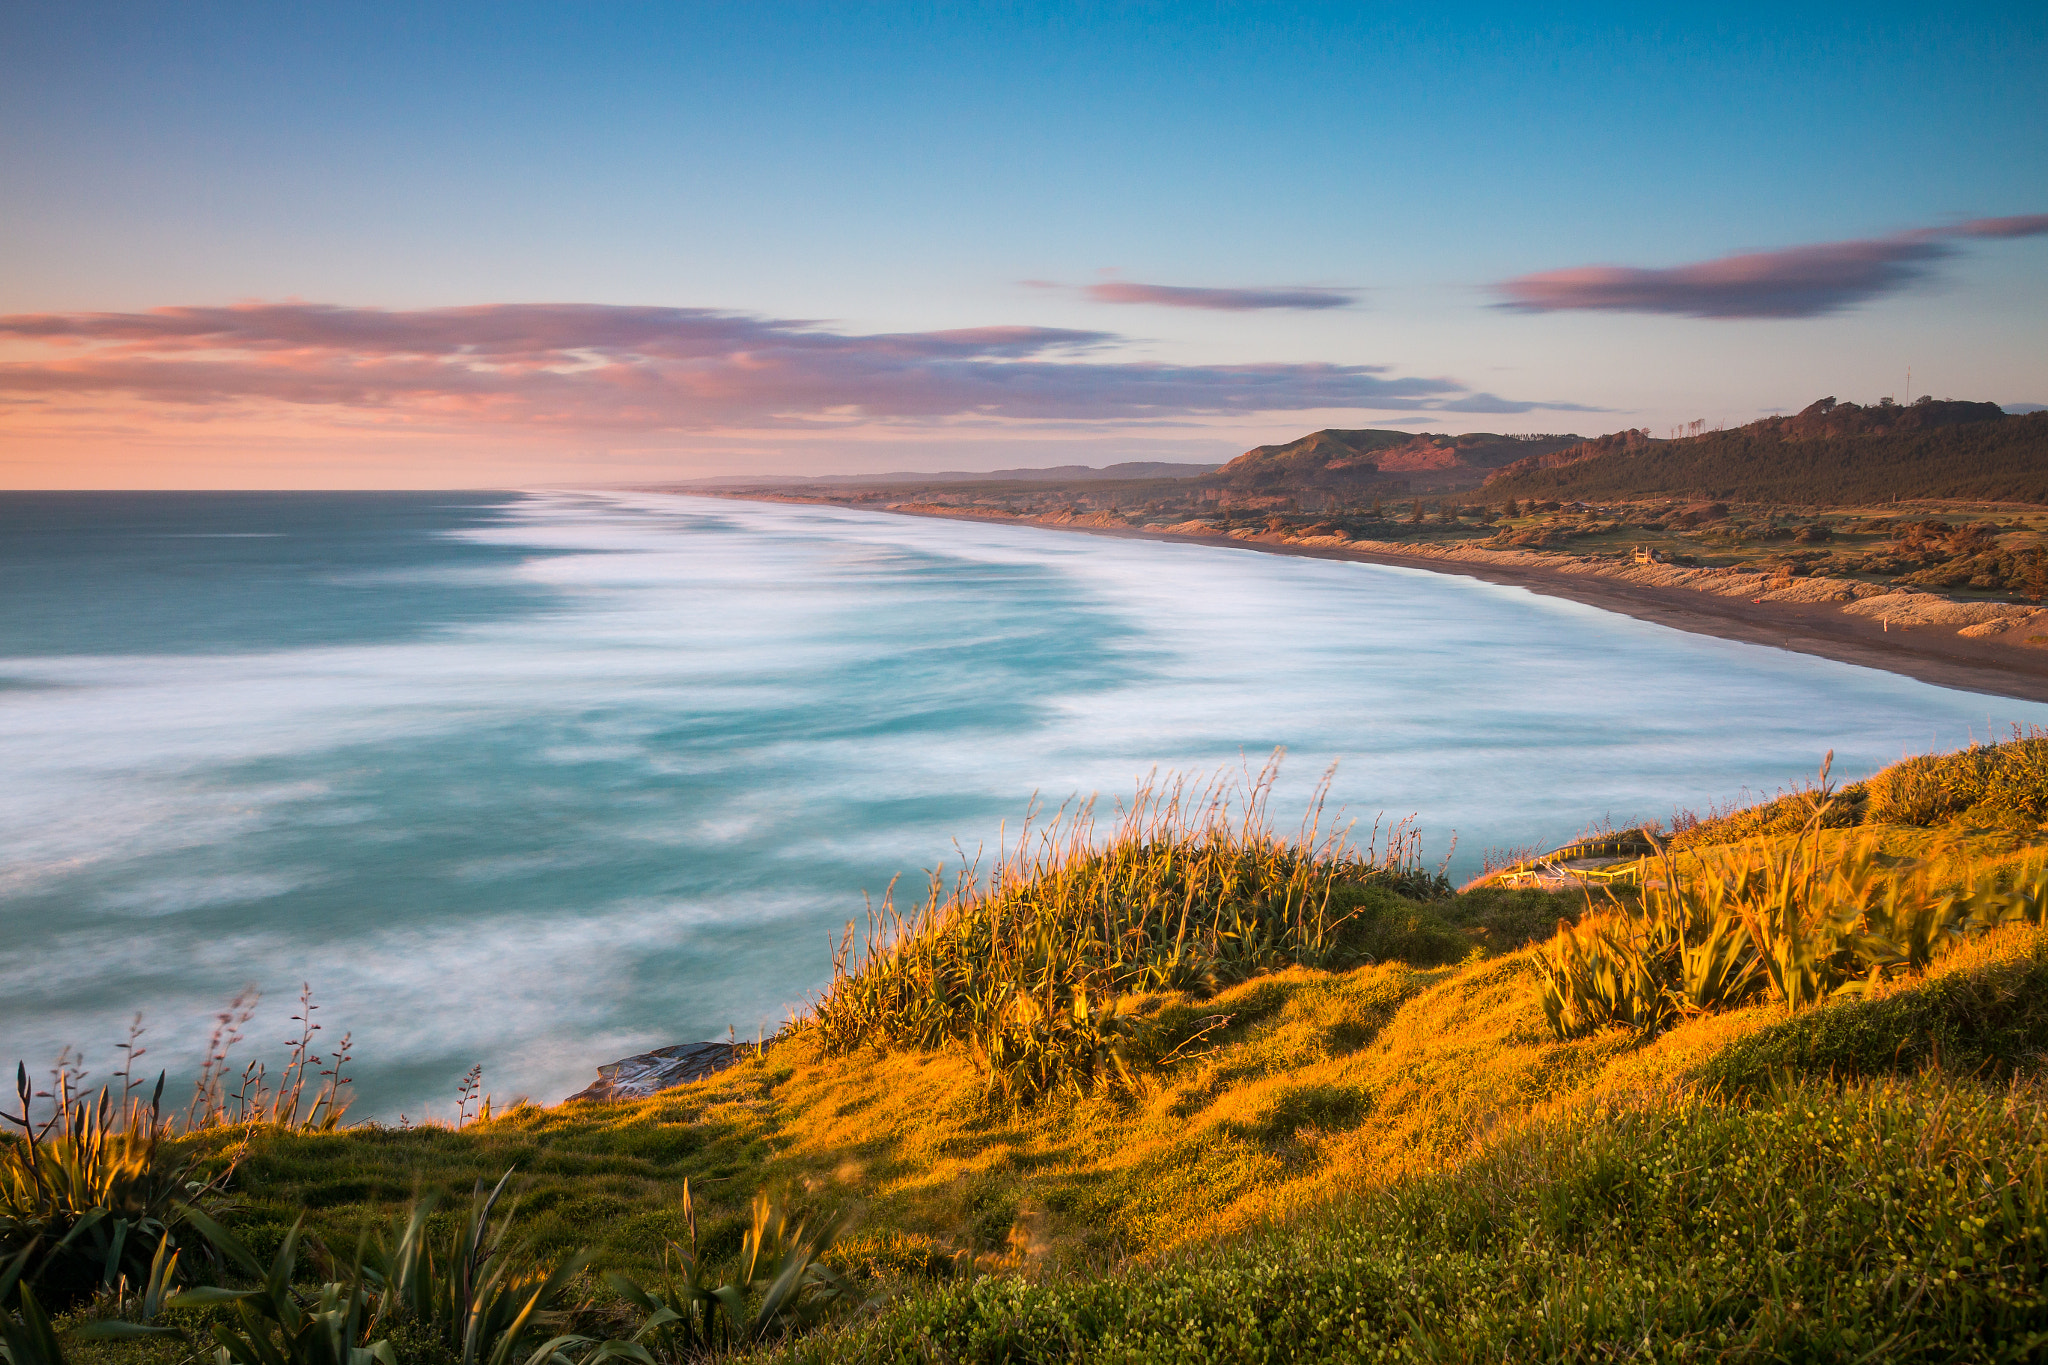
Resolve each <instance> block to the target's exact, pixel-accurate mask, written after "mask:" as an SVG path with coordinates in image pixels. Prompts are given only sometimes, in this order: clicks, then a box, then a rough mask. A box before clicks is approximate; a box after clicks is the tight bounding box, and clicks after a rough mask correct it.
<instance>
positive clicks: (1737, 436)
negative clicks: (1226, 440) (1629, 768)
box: [1224, 398, 2048, 506]
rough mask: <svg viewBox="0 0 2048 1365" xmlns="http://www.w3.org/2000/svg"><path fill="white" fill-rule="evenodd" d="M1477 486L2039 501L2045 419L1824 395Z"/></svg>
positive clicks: (1525, 492) (1754, 497)
mask: <svg viewBox="0 0 2048 1365" xmlns="http://www.w3.org/2000/svg"><path fill="white" fill-rule="evenodd" d="M1224 468H1225V470H1226V471H1227V470H1228V469H1229V468H1230V466H1227V465H1226V466H1225V467H1224ZM1484 487H1485V494H1486V497H1487V498H1488V499H1489V500H1491V501H1505V500H1509V499H1519V498H1541V499H1550V500H1556V501H1574V500H1576V501H1622V500H1627V499H1631V498H1650V497H1673V498H1700V499H1719V500H1727V501H1741V502H1788V503H1806V504H1833V505H1837V506H1840V505H1855V504H1868V503H1882V502H1891V501H1894V500H1896V499H1900V498H1944V499H1967V500H1972V501H1987V502H2027V503H2048V413H2030V414H2028V415H2026V416H2019V417H2016V416H2008V415H2007V414H2006V413H2005V412H2004V411H2003V410H2001V409H2000V408H1999V407H1998V405H1997V404H1995V403H1964V402H1951V401H1935V400H1933V399H1925V398H1923V399H1921V400H1920V401H1919V402H1917V403H1914V404H1911V405H1908V406H1904V407H1901V406H1897V405H1894V404H1890V403H1885V404H1879V405H1876V406H1872V407H1860V406H1858V405H1857V404H1854V403H1837V402H1836V401H1835V400H1834V399H1832V398H1824V399H1822V400H1820V401H1819V402H1817V403H1814V404H1812V405H1811V406H1809V407H1807V408H1806V409H1804V410H1803V411H1801V412H1800V413H1798V414H1797V415H1796V416H1792V417H1767V418H1764V419H1763V420H1762V421H1758V422H1751V423H1750V424H1748V425H1747V426H1742V427H1736V428H1733V429H1731V430H1727V431H1713V432H1707V433H1705V434H1703V435H1699V436H1691V437H1682V438H1680V439H1677V440H1668V441H1667V440H1656V439H1653V438H1651V437H1650V436H1649V435H1648V433H1646V432H1641V431H1625V432H1616V433H1614V434H1613V435H1610V436H1602V437H1600V438H1598V439H1597V440H1592V441H1585V442H1581V443H1579V444H1577V445H1574V446H1570V447H1567V448H1563V449H1559V450H1553V451H1542V452H1531V454H1530V455H1529V456H1528V457H1525V458H1523V459H1520V460H1517V461H1515V462H1513V463H1511V464H1508V465H1506V466H1504V467H1503V468H1501V469H1500V470H1499V471H1498V472H1496V473H1495V474H1493V475H1492V476H1491V477H1489V478H1488V479H1487V480H1486V482H1485V485H1484Z"/></svg>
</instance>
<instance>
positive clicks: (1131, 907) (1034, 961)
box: [794, 754, 1449, 1099]
mask: <svg viewBox="0 0 2048 1365" xmlns="http://www.w3.org/2000/svg"><path fill="white" fill-rule="evenodd" d="M1278 764H1279V755H1278V754H1275V756H1274V758H1273V760H1272V761H1271V762H1269V763H1268V764H1267V765H1266V767H1265V768H1264V769H1263V770H1262V771H1260V772H1259V773H1258V774H1256V775H1255V776H1254V775H1250V774H1247V775H1246V776H1245V778H1244V780H1243V782H1242V784H1241V786H1240V785H1238V784H1233V783H1232V782H1230V781H1228V780H1226V778H1224V777H1222V776H1219V777H1218V778H1216V779H1214V780H1212V781H1210V782H1208V783H1206V784H1203V783H1193V782H1189V781H1187V780H1186V779H1184V778H1182V779H1169V780H1168V781H1166V782H1164V783H1162V784H1158V785H1145V786H1141V787H1140V788H1139V789H1138V791H1137V793H1136V795H1135V796H1134V797H1133V798H1132V799H1131V801H1130V802H1129V804H1128V805H1126V806H1123V807H1122V808H1121V809H1120V811H1119V813H1118V816H1117V818H1116V819H1115V822H1114V823H1113V825H1112V826H1111V827H1110V828H1109V830H1108V831H1107V832H1106V833H1103V832H1100V831H1098V829H1097V826H1096V821H1095V814H1094V803H1093V801H1089V802H1085V803H1081V804H1079V805H1076V806H1070V807H1064V808H1062V809H1061V811H1060V812H1059V813H1058V814H1057V815H1056V816H1055V818H1054V819H1053V820H1052V821H1051V822H1050V823H1049V824H1048V825H1045V826H1043V827H1040V828H1036V829H1034V828H1033V827H1032V824H1031V822H1030V821H1029V820H1028V819H1027V821H1026V823H1025V827H1024V828H1023V830H1022V831H1021V832H1020V833H1019V835H1018V837H1017V843H1016V846H1015V849H1014V850H1008V849H1005V850H1001V851H999V853H998V857H997V862H996V866H995V868H994V870H993V872H992V873H991V874H990V875H989V876H988V878H987V879H986V884H985V885H984V884H983V882H982V879H981V878H980V877H979V876H978V875H977V869H974V868H969V869H966V870H964V871H963V872H962V873H961V874H960V876H959V879H958V881H957V882H956V883H955V885H954V887H953V889H952V891H951V893H950V894H947V893H946V888H945V883H944V880H943V877H942V875H940V874H934V875H933V878H932V884H931V888H930V894H929V896H928V898H927V900H926V902H925V904H924V906H923V908H922V909H921V910H919V911H917V912H915V913H913V914H911V915H909V916H903V915H900V914H898V913H896V912H895V910H894V908H893V906H892V905H889V904H887V903H885V904H884V907H883V910H882V913H881V914H879V915H876V916H873V917H871V919H870V921H869V925H868V929H867V934H866V937H865V940H864V942H863V943H862V944H861V945H860V949H859V951H858V954H857V955H856V949H855V945H854V926H853V925H852V924H850V923H849V924H848V925H847V933H846V938H845V940H844V942H843V943H842V945H841V947H840V950H839V952H838V954H837V956H836V958H835V960H834V963H833V968H834V970H833V979H832V983H831V985H830V987H829V988H828V989H827V990H826V992H825V994H824V996H823V998H822V999H820V1000H819V1001H818V1002H817V1004H816V1006H815V1007H814V1009H813V1010H812V1011H811V1013H810V1015H809V1016H808V1017H807V1018H805V1019H803V1020H801V1021H800V1022H798V1023H797V1024H796V1025H795V1026H794V1027H795V1030H796V1031H797V1032H800V1033H808V1034H812V1035H814V1036H815V1037H816V1038H817V1039H818V1040H819V1042H820V1043H821V1045H822V1046H823V1047H824V1049H825V1050H826V1052H827V1053H829V1054H832V1055H841V1056H843V1055H848V1054H851V1053H853V1052H856V1051H858V1050H861V1049H872V1050H876V1051H887V1050H891V1049H901V1048H913V1049H923V1050H932V1049H936V1048H940V1047H944V1046H946V1045H948V1044H953V1043H958V1044H963V1045H964V1046H965V1047H966V1048H967V1049H968V1051H969V1052H970V1053H971V1054H972V1055H973V1056H974V1058H975V1059H976V1061H977V1063H978V1064H979V1065H980V1066H981V1068H982V1069H983V1071H984V1073H985V1074H986V1075H987V1076H988V1078H989V1081H990V1084H991V1087H992V1088H994V1089H996V1090H998V1091H1000V1092H1001V1093H1002V1094H1003V1095H1004V1096H1006V1097H1008V1098H1012V1099H1031V1098H1035V1097H1037V1096H1039V1095H1042V1094H1045V1093H1048V1092H1050V1091H1052V1090H1055V1089H1060V1088H1070V1089H1075V1090H1085V1089H1086V1088H1088V1086H1089V1085H1090V1084H1091V1083H1092V1082H1093V1081H1094V1080H1095V1079H1097V1078H1098V1077H1106V1078H1107V1079H1109V1080H1111V1081H1113V1082H1115V1083H1117V1084H1120V1085H1123V1086H1126V1087H1128V1086H1129V1085H1131V1084H1132V1076H1131V1069H1132V1067H1133V1066H1134V1065H1144V1064H1152V1063H1157V1062H1159V1061H1161V1060H1164V1058H1165V1057H1166V1056H1170V1055H1171V1054H1170V1053H1162V1052H1161V1051H1160V1049H1159V1047H1158V1040H1157V1039H1156V1038H1155V1037H1152V1036H1150V1035H1149V1034H1148V1031H1147V1030H1146V1029H1144V1028H1143V1027H1142V1025H1141V1024H1140V1023H1138V1022H1137V1021H1135V1020H1133V1019H1132V1018H1131V1017H1130V1016H1128V1015H1127V1014H1125V1013H1124V1012H1123V1011H1122V1010H1121V1008H1120V1006H1119V1003H1118V1002H1119V1000H1120V999H1121V998H1122V997H1124V996H1127V995H1129V994H1131V993H1133V992H1141V991H1148V990H1188V989H1209V990H1213V989H1215V988H1217V987H1220V986H1225V985H1229V984H1231V983H1234V982H1238V981H1242V980H1245V979H1247V978H1249V977H1252V976H1256V975H1259V974H1261V973H1264V972H1271V971H1276V970H1279V969H1281V968H1285V967H1290V966H1297V965H1299V966H1309V967H1321V968H1334V967H1342V966H1350V965H1355V964H1357V963H1360V962H1365V961H1371V960H1373V958H1374V954H1373V952H1372V949H1373V948H1374V947H1382V948H1384V947H1385V946H1387V945H1386V944H1385V942H1384V941H1383V940H1384V937H1385V935H1384V927H1383V926H1382V925H1380V924H1379V923H1378V918H1379V917H1378V916H1375V915H1373V914H1371V913H1369V912H1370V911H1371V910H1372V909H1374V908H1382V907H1384V905H1385V903H1386V902H1387V900H1388V899H1389V897H1388V896H1387V894H1386V893H1388V892H1395V891H1401V892H1407V893H1409V894H1410V895H1415V894H1417V893H1420V894H1421V895H1423V896H1440V895H1443V894H1445V893H1447V892H1448V891H1449V887H1448V885H1447V884H1445V883H1444V881H1443V878H1442V876H1441V874H1440V873H1439V874H1438V875H1436V876H1434V877H1432V876H1430V875H1429V874H1427V873H1425V872H1424V871H1423V870H1422V869H1421V868H1420V867H1419V866H1418V865H1417V861H1416V859H1417V851H1418V845H1419V840H1418V839H1416V837H1415V836H1414V835H1413V833H1412V832H1411V831H1408V830H1407V829H1406V828H1405V827H1404V826H1396V827H1395V829H1394V831H1393V833H1392V836H1391V837H1390V839H1389V840H1388V846H1387V848H1386V850H1385V852H1384V853H1382V852H1380V850H1379V849H1378V848H1377V833H1378V831H1377V829H1376V830H1375V840H1374V845H1375V846H1374V847H1372V848H1369V849H1368V850H1366V851H1363V852H1361V851H1360V850H1358V849H1356V848H1355V847H1353V846H1352V845H1351V844H1350V842H1349V841H1348V839H1347V838H1346V836H1345V834H1344V832H1342V831H1339V832H1337V833H1332V834H1328V835H1324V834H1323V833H1322V831H1321V822H1322V818H1323V804H1324V796H1325V793H1326V791H1327V787H1328V780H1329V778H1328V775H1327V774H1326V775H1325V777H1324V781H1323V783H1322V784H1320V785H1319V786H1318V788H1317V790H1316V792H1315V796H1314V798H1313V799H1312V801H1311V803H1310V807H1309V811H1308V813H1307V815H1306V816H1304V818H1303V820H1302V825H1301V829H1300V832H1299V833H1298V834H1297V835H1296V836H1295V837H1294V838H1292V839H1287V838H1282V837H1280V836H1277V835H1276V834H1275V833H1274V832H1273V830H1272V827H1271V824H1270V822H1269V821H1268V819H1267V815H1266V802H1267V798H1268V796H1269V795H1270V793H1271V790H1272V782H1273V779H1274V777H1275V775H1276V773H1277V770H1278ZM1374 892H1379V893H1381V894H1380V896H1379V897H1378V898H1377V902H1376V900H1375V897H1374V894H1373V893H1374ZM1376 930H1380V931H1381V932H1379V933H1377V934H1376V933H1375V931H1376ZM1186 1041H1187V1040H1185V1039H1183V1040H1181V1045H1184V1044H1185V1042H1186Z"/></svg>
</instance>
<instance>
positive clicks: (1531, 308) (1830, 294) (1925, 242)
mask: <svg viewBox="0 0 2048 1365" xmlns="http://www.w3.org/2000/svg"><path fill="white" fill-rule="evenodd" d="M2043 234H2048V214H2038V213H2037V214H2024V215H2020V216H2017V217H2011V218H1975V219H1971V220H1970V221H1968V222H1964V223H1956V224H1953V225H1950V226H1946V227H1931V228H1918V229H1915V230H1913V231H1911V232H1901V233H1896V234H1894V235H1892V236H1889V237H1873V238H1866V239H1862V240H1858V241H1848V242H1824V243H1819V244H1816V245H1812V246H1796V247H1787V248H1785V249H1784V250H1781V251H1755V252H1746V253H1744V254H1741V255H1736V256H1723V257H1721V258H1720V259H1719V260H1713V261H1702V262H1699V263H1697V264H1694V265H1681V266H1672V267H1669V268H1666V269H1641V268H1637V267H1633V266H1619V265H1586V266H1574V267H1571V268H1569V269H1565V270H1546V271H1540V272H1538V273H1536V274H1533V275H1523V276H1520V277H1518V278H1516V279H1512V280H1505V281H1503V282H1501V283H1500V284H1498V285H1496V286H1495V289H1496V291H1497V292H1498V293H1499V294H1500V295H1501V298H1502V302H1503V304H1504V306H1506V307H1508V308H1512V309H1516V310H1518V311H1521V312H1527V313H1550V312H1561V311H1567V310H1579V309H1585V310H1594V311H1599V312H1610V313H1675V314H1679V315H1682V316H1686V317H1696V318H1810V317H1820V316H1822V315H1824V314H1828V313H1838V312H1841V311H1842V310H1843V309H1846V308H1851V307H1854V306H1855V305H1857V304H1859V303H1865V302H1868V301H1869V300H1871V299H1874V298H1879V297H1881V296H1883V295H1885V294H1891V293H1896V292H1897V291H1899V290H1901V289H1905V288H1907V287H1908V286H1910V285H1912V284H1915V283H1917V282H1918V281H1920V280H1922V279H1924V278H1926V277H1927V276H1928V275H1929V274H1930V273H1931V272H1932V270H1933V267H1934V264H1935V263H1936V262H1938V261H1941V260H1944V259H1946V258H1947V257H1950V256H1953V255H1955V254H1956V251H1957V247H1956V246H1955V244H1954V243H1955V240H1956V239H1959V238H2003V237H2035V236H2041V235H2043Z"/></svg>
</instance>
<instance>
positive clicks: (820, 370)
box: [0, 303, 1569, 431]
mask: <svg viewBox="0 0 2048 1365" xmlns="http://www.w3.org/2000/svg"><path fill="white" fill-rule="evenodd" d="M1122 340H1123V339H1122V338H1121V337H1119V336H1117V335H1116V334H1114V333H1109V332H1095V331H1077V330H1070V329H1063V328H1046V327H977V328H965V329H957V330H950V331H933V332H901V333H879V334H868V335H861V334H850V333H844V332H838V331H833V330H831V329H829V328H826V327H823V326H820V325H818V324H816V323H813V322H807V321H801V320H793V319H780V318H764V317H758V316H754V315H750V314H742V313H730V312H720V311H715V310H710V309H694V308H639V307H616V306H608V305H600V304H488V305H481V306H477V307H470V308H438V309H421V310H415V311H391V310H385V309H375V308H346V307H339V306H335V305H328V304H312V303H279V304H247V305H237V306H231V307H195V308H160V309H153V310H150V311H148V312H141V313H35V314H19V315H15V316H11V317H0V341H12V342H16V343H32V344H33V349H34V350H35V351H36V352H38V354H35V355H33V356H32V357H31V358H28V359H23V360H18V361H12V362H8V363H0V404H4V403H6V402H9V401H12V402H15V403H23V404H25V403H33V402H41V401H54V400H61V399H64V398H65V397H66V396H83V395H113V396H118V397H121V398H125V399H135V400H142V401H144V402H148V403H153V404H168V405H179V406H182V407H184V408H187V409H190V408H193V407H195V406H196V407H199V408H202V409H222V410H228V409H233V408H234V407H236V406H237V405H246V404H251V403H255V404H263V403H268V404H287V405H299V406H301V407H308V406H310V407H321V406H326V407H335V406H346V407H349V408H354V409H364V410H369V411H374V412H379V413H383V414H385V415H387V416H396V417H399V418H420V419H431V420H433V421H436V422H444V423H445V422H449V421H455V422H463V423H485V424H517V425H520V426H523V427H529V428H531V427H540V428H559V429H569V430H576V429H589V430H607V429H608V430H643V431H658V430H700V431H701V430H709V429H716V428H733V427H762V426H818V425H855V424H859V423H861V422H866V421H878V420H882V421H903V420H909V421H919V420H976V419H979V420H996V421H1009V422H1018V421H1022V422H1047V421H1052V422H1058V421H1102V420H1110V421H1132V420H1147V419H1157V418H1169V417H1200V416H1213V415H1220V414H1236V413H1253V412H1285V411H1305V410H1310V409H1324V408H1340V409H1363V410H1375V411H1396V412H1399V411H1415V412H1425V411H1434V410H1448V411H1458V412H1502V413H1508V412H1522V411H1527V410H1529V409H1531V408H1532V407H1537V406H1541V407H1561V406H1569V405H1562V404H1547V403H1546V404H1534V403H1525V402H1518V401H1516V400H1509V399H1499V398H1495V397H1493V396H1492V395H1487V394H1474V393H1472V392H1471V391H1470V390H1469V389H1468V388H1467V387H1466V386H1465V385H1463V384H1461V383H1459V382H1457V381H1456V380H1453V379H1448V378H1422V377H1402V376H1397V375H1393V374H1391V373H1389V367H1387V366H1381V365H1336V364H1320V363H1305V364H1240V365H1171V364H1160V363H1154V362H1145V361H1132V360H1118V359H1111V358H1108V357H1107V356H1106V355H1105V354H1104V353H1105V352H1107V351H1109V350H1110V349H1111V348H1113V347H1114V346H1116V345H1117V344H1119V343H1120V342H1121V341H1122ZM18 349H19V348H18V347H17V350H18Z"/></svg>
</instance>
